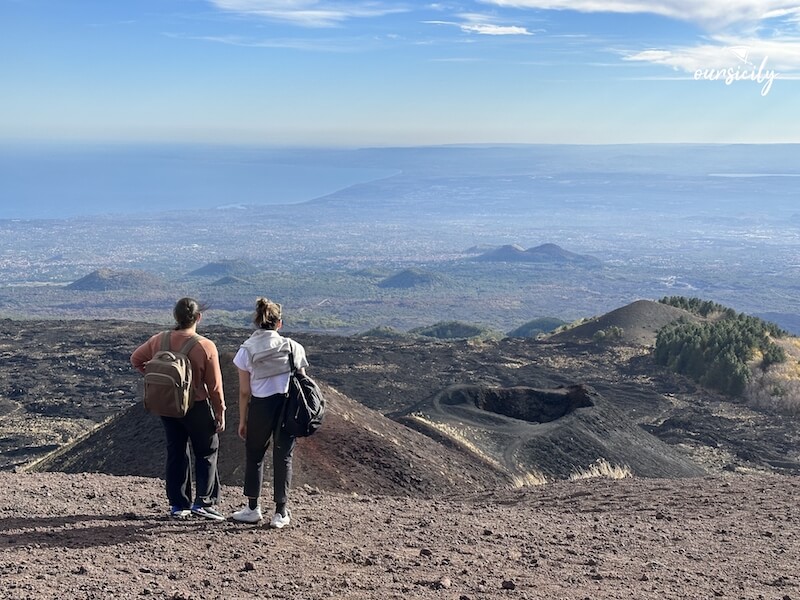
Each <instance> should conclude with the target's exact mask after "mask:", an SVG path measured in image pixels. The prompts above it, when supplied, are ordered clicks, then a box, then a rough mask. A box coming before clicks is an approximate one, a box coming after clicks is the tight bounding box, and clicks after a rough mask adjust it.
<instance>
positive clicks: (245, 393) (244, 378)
mask: <svg viewBox="0 0 800 600" xmlns="http://www.w3.org/2000/svg"><path fill="white" fill-rule="evenodd" d="M249 404H250V373H248V372H247V371H245V370H243V369H239V437H240V438H242V439H243V440H244V439H247V407H248V405H249Z"/></svg>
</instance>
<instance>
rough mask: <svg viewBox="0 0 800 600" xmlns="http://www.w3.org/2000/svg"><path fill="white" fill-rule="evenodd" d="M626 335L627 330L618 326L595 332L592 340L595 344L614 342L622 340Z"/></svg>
mask: <svg viewBox="0 0 800 600" xmlns="http://www.w3.org/2000/svg"><path fill="white" fill-rule="evenodd" d="M624 334H625V330H624V329H622V327H619V326H617V325H612V326H611V327H607V328H606V329H598V330H597V331H595V332H594V335H593V336H592V340H593V341H595V342H610V341H613V340H621V339H622V336H623V335H624Z"/></svg>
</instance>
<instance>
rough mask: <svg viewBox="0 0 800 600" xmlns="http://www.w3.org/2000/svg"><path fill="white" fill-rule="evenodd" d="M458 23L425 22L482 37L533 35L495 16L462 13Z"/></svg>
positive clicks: (523, 28)
mask: <svg viewBox="0 0 800 600" xmlns="http://www.w3.org/2000/svg"><path fill="white" fill-rule="evenodd" d="M456 18H457V19H458V20H457V21H423V22H424V23H427V24H430V25H451V26H454V27H458V28H459V29H461V31H463V32H464V33H477V34H480V35H533V32H531V31H529V30H528V29H527V28H526V27H522V26H519V25H504V24H501V21H499V20H498V19H497V17H495V16H493V15H484V14H478V13H461V14H459V15H457V16H456Z"/></svg>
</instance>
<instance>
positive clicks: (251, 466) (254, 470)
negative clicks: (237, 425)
mask: <svg viewBox="0 0 800 600" xmlns="http://www.w3.org/2000/svg"><path fill="white" fill-rule="evenodd" d="M285 400H286V396H285V395H284V394H274V395H272V396H268V397H266V398H257V397H255V396H253V397H251V398H250V404H249V405H248V407H247V439H246V440H245V453H246V462H245V470H244V495H245V496H247V497H248V498H258V497H260V496H261V486H262V485H263V483H264V455H265V454H266V452H267V448H269V444H270V440H272V442H273V447H272V474H273V498H274V500H275V503H276V504H284V503H285V502H286V501H287V498H288V495H289V487H290V486H291V484H292V453H293V452H294V444H295V438H294V437H292V436H290V435H288V434H287V433H285V432H284V431H283V430H282V429H281V426H280V425H281V423H280V419H281V411H282V409H283V403H284V402H285Z"/></svg>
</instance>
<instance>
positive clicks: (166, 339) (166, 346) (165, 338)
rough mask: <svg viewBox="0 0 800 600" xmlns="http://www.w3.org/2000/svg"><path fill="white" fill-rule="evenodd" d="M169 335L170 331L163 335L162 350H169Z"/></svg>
mask: <svg viewBox="0 0 800 600" xmlns="http://www.w3.org/2000/svg"><path fill="white" fill-rule="evenodd" d="M169 334H170V331H169V330H167V331H165V332H163V333H162V334H161V349H162V350H169Z"/></svg>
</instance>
